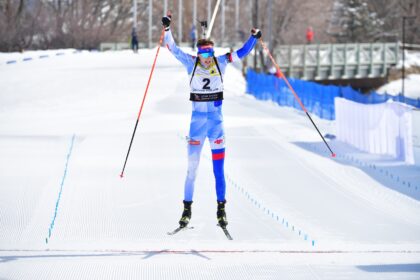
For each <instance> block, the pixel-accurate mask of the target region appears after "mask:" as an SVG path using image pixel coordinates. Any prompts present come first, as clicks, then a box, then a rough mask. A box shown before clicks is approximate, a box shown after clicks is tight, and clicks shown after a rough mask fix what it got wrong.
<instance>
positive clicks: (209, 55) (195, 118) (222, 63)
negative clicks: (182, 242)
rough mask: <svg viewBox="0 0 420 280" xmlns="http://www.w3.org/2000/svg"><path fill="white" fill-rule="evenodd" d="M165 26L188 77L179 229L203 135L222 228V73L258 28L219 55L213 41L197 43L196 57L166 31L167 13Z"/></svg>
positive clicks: (185, 218)
mask: <svg viewBox="0 0 420 280" xmlns="http://www.w3.org/2000/svg"><path fill="white" fill-rule="evenodd" d="M162 24H163V26H164V28H165V37H164V38H165V45H166V47H167V48H168V49H169V51H170V52H171V53H172V54H173V55H174V56H175V58H176V59H178V60H179V61H180V62H181V63H182V64H183V65H184V66H185V68H186V69H187V72H188V74H189V76H190V80H189V83H190V101H191V103H192V116H191V123H190V130H189V136H188V171H187V177H186V180H185V188H184V200H183V203H184V210H183V212H182V217H181V219H180V221H179V225H180V228H184V227H186V226H187V225H188V223H189V221H190V219H191V204H192V203H193V194H194V181H195V178H196V174H197V168H198V164H199V162H200V154H201V150H202V148H203V144H204V141H205V139H206V138H208V139H209V142H210V148H211V153H212V159H213V173H214V177H215V179H216V195H217V221H218V224H219V225H220V226H221V227H222V228H226V225H227V224H228V221H227V218H226V211H225V204H226V199H225V194H226V182H225V175H224V159H225V132H224V128H223V114H222V103H223V76H224V74H225V70H226V66H227V65H228V64H229V63H232V62H236V61H238V60H241V59H243V58H244V57H245V56H246V55H248V54H249V53H250V52H251V50H252V49H253V48H254V46H255V44H256V43H257V40H258V39H259V38H260V37H261V31H260V30H258V29H255V28H254V29H252V30H251V36H250V37H249V39H248V40H247V41H246V42H245V44H244V45H243V47H242V48H240V49H239V50H237V51H234V52H232V53H226V54H223V55H220V56H215V55H214V49H213V47H214V43H213V41H211V40H208V39H200V40H198V42H197V48H198V52H197V56H193V55H189V54H187V53H184V52H183V51H182V50H181V49H180V48H178V46H177V45H176V43H175V41H174V39H173V37H172V33H171V30H170V24H171V16H170V15H168V16H165V17H163V18H162Z"/></svg>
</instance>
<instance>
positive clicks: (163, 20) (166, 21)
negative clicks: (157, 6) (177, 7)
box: [162, 15, 172, 31]
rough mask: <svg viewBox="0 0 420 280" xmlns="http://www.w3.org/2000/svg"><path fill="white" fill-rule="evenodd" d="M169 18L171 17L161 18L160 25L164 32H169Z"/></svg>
mask: <svg viewBox="0 0 420 280" xmlns="http://www.w3.org/2000/svg"><path fill="white" fill-rule="evenodd" d="M171 18H172V16H171V15H167V16H164V17H163V18H162V25H163V26H164V27H165V30H166V31H168V30H169V26H170V25H171Z"/></svg>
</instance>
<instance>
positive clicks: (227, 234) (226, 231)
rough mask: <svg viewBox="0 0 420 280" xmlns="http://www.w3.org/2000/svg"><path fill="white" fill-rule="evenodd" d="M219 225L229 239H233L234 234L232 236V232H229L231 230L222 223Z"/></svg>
mask: <svg viewBox="0 0 420 280" xmlns="http://www.w3.org/2000/svg"><path fill="white" fill-rule="evenodd" d="M218 226H219V227H220V228H221V229H222V230H223V232H224V234H225V235H226V237H227V239H229V240H233V238H232V236H230V233H229V231H228V230H227V228H226V227H221V226H220V225H218Z"/></svg>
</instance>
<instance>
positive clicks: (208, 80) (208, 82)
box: [203, 78, 210, 89]
mask: <svg viewBox="0 0 420 280" xmlns="http://www.w3.org/2000/svg"><path fill="white" fill-rule="evenodd" d="M203 83H204V86H203V89H210V87H209V84H210V79H207V78H204V79H203Z"/></svg>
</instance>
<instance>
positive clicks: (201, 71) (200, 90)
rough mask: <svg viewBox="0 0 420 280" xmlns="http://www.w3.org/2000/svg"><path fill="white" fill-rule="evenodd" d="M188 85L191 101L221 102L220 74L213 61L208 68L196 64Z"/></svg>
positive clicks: (221, 86)
mask: <svg viewBox="0 0 420 280" xmlns="http://www.w3.org/2000/svg"><path fill="white" fill-rule="evenodd" d="M192 75H193V77H192V79H191V83H190V92H191V95H190V100H191V101H217V100H223V81H222V77H221V73H220V72H219V70H218V69H217V65H216V63H215V62H214V61H213V62H212V63H211V64H210V66H209V68H204V67H203V66H201V64H200V63H198V65H197V67H196V69H195V71H193V73H192Z"/></svg>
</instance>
